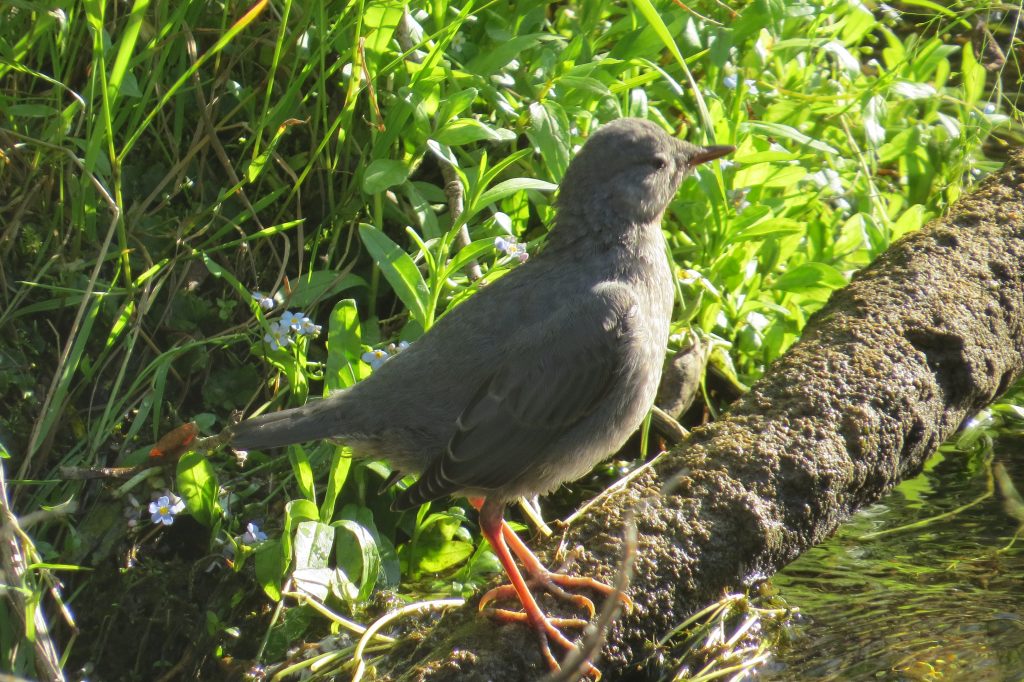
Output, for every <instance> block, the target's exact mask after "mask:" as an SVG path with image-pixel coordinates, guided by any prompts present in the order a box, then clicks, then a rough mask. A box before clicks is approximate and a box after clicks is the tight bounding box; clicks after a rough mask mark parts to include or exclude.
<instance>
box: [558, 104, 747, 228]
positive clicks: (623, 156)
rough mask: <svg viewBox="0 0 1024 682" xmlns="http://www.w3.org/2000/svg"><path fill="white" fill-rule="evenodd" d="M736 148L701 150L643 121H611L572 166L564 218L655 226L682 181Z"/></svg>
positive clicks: (562, 196) (565, 184) (562, 198)
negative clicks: (700, 166) (698, 168)
mask: <svg viewBox="0 0 1024 682" xmlns="http://www.w3.org/2000/svg"><path fill="white" fill-rule="evenodd" d="M734 149H735V148H734V147H729V146H712V147H698V146H696V145H692V144H690V143H688V142H683V141H682V140H677V139H676V138H674V137H671V136H670V135H668V134H667V133H665V131H664V130H662V129H661V128H660V127H658V126H657V125H655V124H654V123H652V122H651V121H647V120H644V119H638V118H622V119H618V120H616V121H612V122H611V123H608V124H606V125H603V126H601V127H600V128H599V129H598V130H597V131H596V132H595V133H594V134H593V135H591V136H590V138H589V139H588V140H587V142H586V144H584V145H583V148H582V149H581V150H580V151H579V153H578V154H576V157H575V158H574V159H573V160H572V162H571V163H570V164H569V168H568V169H567V170H566V172H565V177H564V178H563V179H562V184H561V187H560V190H559V198H558V208H559V212H560V215H563V216H565V217H569V216H573V217H574V218H577V219H582V220H585V221H587V222H589V223H594V222H598V223H603V224H605V225H611V224H614V225H623V226H625V225H628V224H647V223H651V222H655V221H657V220H659V219H660V218H661V215H662V213H663V212H664V211H665V208H666V207H667V206H668V204H669V202H670V201H672V197H673V196H675V193H676V190H678V189H679V185H680V183H682V181H683V178H685V177H686V176H687V175H688V174H689V173H690V172H691V171H692V170H693V169H694V168H695V167H696V166H698V165H700V164H702V163H705V162H707V161H711V160H713V159H717V158H719V157H721V156H724V155H726V154H728V153H729V152H731V151H733V150H734Z"/></svg>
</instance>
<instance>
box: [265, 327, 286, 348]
mask: <svg viewBox="0 0 1024 682" xmlns="http://www.w3.org/2000/svg"><path fill="white" fill-rule="evenodd" d="M289 332H290V328H289V327H287V326H285V325H283V324H281V323H280V322H274V323H272V324H271V325H270V331H268V332H267V333H266V334H264V336H263V340H264V341H266V342H267V343H269V344H270V350H277V349H278V348H286V347H288V346H290V345H291V344H292V337H291V335H290V333H289Z"/></svg>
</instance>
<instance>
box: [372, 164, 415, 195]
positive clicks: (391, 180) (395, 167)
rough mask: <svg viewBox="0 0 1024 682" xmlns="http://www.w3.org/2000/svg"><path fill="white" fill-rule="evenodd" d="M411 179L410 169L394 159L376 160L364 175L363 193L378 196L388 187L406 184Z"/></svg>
mask: <svg viewBox="0 0 1024 682" xmlns="http://www.w3.org/2000/svg"><path fill="white" fill-rule="evenodd" d="M408 177H409V167H408V166H406V165H405V164H404V163H402V162H401V161H395V160H394V159H376V160H375V161H373V162H372V163H371V164H370V165H369V167H368V168H367V169H366V173H365V174H364V175H363V192H365V193H366V194H377V193H379V192H383V191H384V190H386V189H387V188H388V187H394V186H395V185H400V184H402V183H403V182H405V179H406V178H408Z"/></svg>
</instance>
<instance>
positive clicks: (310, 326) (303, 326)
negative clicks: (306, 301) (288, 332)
mask: <svg viewBox="0 0 1024 682" xmlns="http://www.w3.org/2000/svg"><path fill="white" fill-rule="evenodd" d="M322 328H323V327H321V326H320V325H318V324H316V323H314V322H313V320H311V319H309V318H308V317H303V318H302V320H301V321H300V322H299V333H300V334H302V335H303V336H316V335H317V334H319V333H320V330H321V329H322Z"/></svg>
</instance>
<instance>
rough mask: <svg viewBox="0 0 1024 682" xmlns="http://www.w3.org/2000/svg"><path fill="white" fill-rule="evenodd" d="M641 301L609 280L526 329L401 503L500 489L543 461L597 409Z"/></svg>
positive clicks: (402, 505) (625, 350) (620, 359)
mask: <svg viewBox="0 0 1024 682" xmlns="http://www.w3.org/2000/svg"><path fill="white" fill-rule="evenodd" d="M637 311H638V307H637V305H636V301H635V299H634V296H633V294H632V293H631V292H630V290H629V289H628V288H627V287H625V286H623V285H615V284H606V285H602V286H601V287H600V289H599V290H598V291H596V292H595V293H594V295H591V296H588V297H587V300H584V301H582V302H581V301H567V302H566V303H565V305H563V306H562V307H561V309H560V310H557V311H555V312H554V314H552V315H551V316H550V317H548V318H547V319H546V320H545V321H544V322H542V323H540V324H538V325H535V326H531V327H529V328H524V329H523V330H521V331H520V332H519V333H517V334H516V337H515V338H514V339H512V340H511V343H509V344H508V347H509V348H514V349H515V350H514V351H510V352H509V353H508V354H507V355H506V357H504V358H503V360H502V361H501V363H500V364H499V365H497V366H496V367H495V370H494V372H493V373H492V374H491V375H490V376H489V377H488V378H487V379H485V380H484V382H483V383H482V384H481V386H480V388H479V389H478V390H477V391H476V393H475V394H474V395H473V397H472V399H471V400H470V401H469V403H468V404H467V405H466V407H465V409H464V410H463V412H462V414H461V415H460V416H459V418H458V420H457V422H456V431H455V434H454V435H453V436H452V438H451V441H450V442H449V444H448V448H447V451H446V452H445V453H444V454H442V455H441V456H439V457H437V458H436V459H435V460H434V461H433V462H432V463H431V464H430V466H428V467H427V469H426V470H425V471H424V472H423V475H422V476H420V478H419V480H418V481H417V482H416V484H415V485H413V486H411V487H410V488H408V489H407V490H405V491H403V493H401V494H400V495H399V498H398V499H397V500H396V502H395V507H396V508H399V509H405V508H408V507H412V506H416V505H419V504H422V503H424V502H427V501H430V500H434V499H437V498H439V497H444V496H445V495H450V494H452V493H455V492H458V491H460V490H466V489H478V490H479V489H483V490H488V489H497V488H500V487H501V486H503V485H505V484H508V483H511V482H512V481H514V480H516V479H517V478H519V477H520V476H522V475H523V474H525V473H526V472H528V471H529V470H530V469H531V468H532V467H534V466H536V465H537V464H538V463H539V462H541V461H543V456H544V454H545V450H546V448H547V446H548V445H549V443H550V442H551V441H552V440H554V439H556V438H558V437H559V436H560V435H561V434H562V433H564V432H565V431H567V430H568V429H570V428H572V427H573V426H574V425H575V424H577V423H578V422H579V421H581V420H582V419H583V418H585V417H586V416H587V415H588V414H590V413H591V412H592V411H593V410H594V409H595V408H596V407H597V406H598V405H599V404H600V403H601V401H602V399H603V398H605V396H607V395H608V393H609V389H610V388H611V387H612V386H613V384H614V383H615V382H614V380H615V377H616V375H617V374H618V373H619V372H620V371H621V369H622V367H623V366H624V364H625V363H626V362H628V357H627V355H628V348H629V345H630V343H629V341H630V336H631V335H632V334H634V333H635V329H636V316H637Z"/></svg>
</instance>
